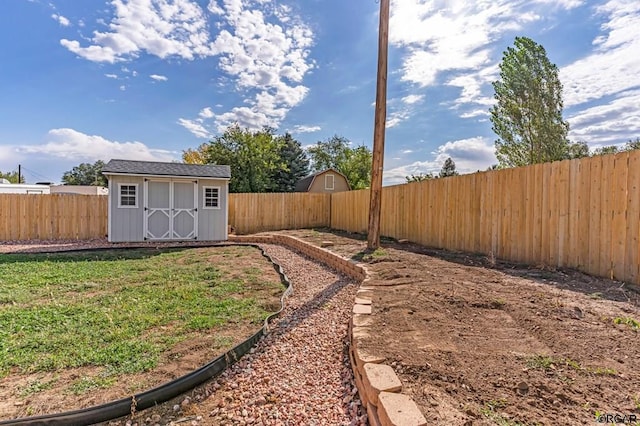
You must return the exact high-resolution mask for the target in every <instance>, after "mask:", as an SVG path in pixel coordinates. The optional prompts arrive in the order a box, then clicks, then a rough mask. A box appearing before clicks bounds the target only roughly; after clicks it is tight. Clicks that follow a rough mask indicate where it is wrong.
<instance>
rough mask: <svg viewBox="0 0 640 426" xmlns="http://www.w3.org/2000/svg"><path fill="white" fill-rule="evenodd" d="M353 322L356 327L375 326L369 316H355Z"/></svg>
mask: <svg viewBox="0 0 640 426" xmlns="http://www.w3.org/2000/svg"><path fill="white" fill-rule="evenodd" d="M352 322H353V325H354V326H356V327H369V326H371V325H372V324H373V318H372V317H371V315H367V314H353V317H352Z"/></svg>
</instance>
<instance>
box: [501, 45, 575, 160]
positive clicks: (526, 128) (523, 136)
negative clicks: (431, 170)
mask: <svg viewBox="0 0 640 426" xmlns="http://www.w3.org/2000/svg"><path fill="white" fill-rule="evenodd" d="M493 87H494V89H495V99H496V101H497V102H496V104H495V105H494V106H493V107H492V108H491V110H490V114H491V122H492V123H493V131H494V132H495V133H496V135H497V136H498V139H497V140H496V142H495V146H496V156H497V158H498V162H499V164H500V166H501V167H518V166H525V165H528V164H535V163H542V162H547V161H555V160H562V159H565V158H567V156H568V152H567V151H568V145H569V142H568V140H567V133H568V131H569V124H568V123H567V122H566V121H564V120H563V118H562V109H563V102H562V84H561V83H560V79H559V78H558V68H557V67H556V66H555V65H554V64H552V63H551V62H550V61H549V59H548V58H547V53H546V51H545V49H544V47H542V46H541V45H539V44H537V43H536V42H534V41H533V40H531V39H529V38H526V37H516V39H515V47H509V48H507V51H506V52H504V56H503V58H502V62H501V63H500V79H499V80H498V81H496V82H494V83H493Z"/></svg>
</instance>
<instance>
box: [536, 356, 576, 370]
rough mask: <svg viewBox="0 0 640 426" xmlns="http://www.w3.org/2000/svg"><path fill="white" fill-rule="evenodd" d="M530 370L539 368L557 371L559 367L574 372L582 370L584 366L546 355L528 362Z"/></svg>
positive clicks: (570, 360)
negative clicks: (567, 368) (570, 369)
mask: <svg viewBox="0 0 640 426" xmlns="http://www.w3.org/2000/svg"><path fill="white" fill-rule="evenodd" d="M527 366H528V367H529V368H539V369H543V370H555V369H556V368H558V367H569V368H572V369H574V370H581V369H582V366H581V365H580V363H579V362H578V361H574V360H572V359H568V358H567V359H564V358H554V357H550V356H545V355H536V356H534V357H532V358H529V361H528V362H527Z"/></svg>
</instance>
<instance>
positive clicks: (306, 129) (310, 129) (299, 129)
mask: <svg viewBox="0 0 640 426" xmlns="http://www.w3.org/2000/svg"><path fill="white" fill-rule="evenodd" d="M320 130H322V128H321V127H320V126H305V125H300V124H299V125H297V126H294V127H293V130H292V131H293V133H314V132H319V131H320Z"/></svg>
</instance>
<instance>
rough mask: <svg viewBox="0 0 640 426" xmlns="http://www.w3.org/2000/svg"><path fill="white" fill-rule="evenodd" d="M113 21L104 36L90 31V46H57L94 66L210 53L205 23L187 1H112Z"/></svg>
mask: <svg viewBox="0 0 640 426" xmlns="http://www.w3.org/2000/svg"><path fill="white" fill-rule="evenodd" d="M111 5H112V6H113V8H114V9H115V17H114V18H113V20H112V21H111V22H110V23H109V24H108V30H107V31H104V32H100V31H94V32H93V36H92V37H90V42H91V44H90V45H89V46H87V47H82V46H81V45H80V43H79V42H78V41H76V40H67V39H62V40H60V44H62V45H63V46H64V47H66V48H67V49H69V50H70V51H71V52H73V53H75V54H76V55H78V56H81V57H83V58H85V59H88V60H90V61H94V62H109V63H114V62H118V61H124V60H128V59H131V58H135V57H137V56H138V55H140V53H142V52H146V53H149V54H151V55H155V56H158V57H160V58H166V57H169V56H177V57H180V58H184V59H189V60H191V59H193V58H194V57H196V56H207V55H209V54H210V52H211V46H210V40H209V32H208V30H207V20H206V17H205V15H204V12H203V11H202V9H201V8H200V6H199V5H198V3H196V2H194V1H190V0H173V1H166V0H162V1H150V0H128V1H126V0H112V1H111Z"/></svg>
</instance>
